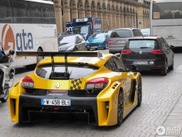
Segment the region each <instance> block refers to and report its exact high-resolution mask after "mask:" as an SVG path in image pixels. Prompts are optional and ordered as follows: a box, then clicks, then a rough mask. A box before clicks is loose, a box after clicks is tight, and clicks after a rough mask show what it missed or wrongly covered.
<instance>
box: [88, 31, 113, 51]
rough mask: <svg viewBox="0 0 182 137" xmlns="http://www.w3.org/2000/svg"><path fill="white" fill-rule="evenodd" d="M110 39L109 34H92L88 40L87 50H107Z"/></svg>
mask: <svg viewBox="0 0 182 137" xmlns="http://www.w3.org/2000/svg"><path fill="white" fill-rule="evenodd" d="M108 38H109V35H108V34H107V33H97V34H92V35H91V36H90V37H89V38H88V40H87V50H91V49H107V48H108V44H107V40H108Z"/></svg>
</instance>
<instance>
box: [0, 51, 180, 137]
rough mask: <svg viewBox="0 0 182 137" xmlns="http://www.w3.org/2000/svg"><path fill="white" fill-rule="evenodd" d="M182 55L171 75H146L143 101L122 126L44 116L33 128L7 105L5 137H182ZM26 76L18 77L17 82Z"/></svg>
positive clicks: (1, 123)
mask: <svg viewBox="0 0 182 137" xmlns="http://www.w3.org/2000/svg"><path fill="white" fill-rule="evenodd" d="M181 58H182V54H175V69H174V70H173V71H170V72H169V73H168V75H167V76H159V75H157V74H154V73H150V74H145V73H142V75H143V102H142V105H141V107H140V108H137V109H135V110H134V111H133V112H132V113H131V114H130V115H129V116H128V117H127V118H126V120H125V121H124V123H123V124H122V125H121V126H120V127H95V126H92V125H88V124H87V121H86V118H84V117H82V116H80V117H74V116H63V117H62V118H61V117H60V116H59V117H55V118H54V119H52V120H48V117H43V118H42V119H41V120H40V121H39V122H38V123H35V124H33V125H18V124H16V123H12V122H11V121H10V116H9V110H8V107H7V103H4V104H0V136H3V137H50V136H59V137H161V136H163V137H168V136H170V137H182V78H181V77H182V63H181V61H180V60H181ZM22 75H24V73H23V74H18V75H16V78H17V79H16V80H18V79H19V78H20V77H22Z"/></svg>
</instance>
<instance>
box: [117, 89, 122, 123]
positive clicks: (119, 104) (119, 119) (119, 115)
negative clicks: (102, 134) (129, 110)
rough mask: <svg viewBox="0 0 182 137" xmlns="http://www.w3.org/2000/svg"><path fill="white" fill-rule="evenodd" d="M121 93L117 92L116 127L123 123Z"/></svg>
mask: <svg viewBox="0 0 182 137" xmlns="http://www.w3.org/2000/svg"><path fill="white" fill-rule="evenodd" d="M123 109H124V108H123V93H122V91H119V94H118V111H117V126H120V125H121V124H122V123H123Z"/></svg>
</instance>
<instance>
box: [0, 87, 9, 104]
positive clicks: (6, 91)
mask: <svg viewBox="0 0 182 137" xmlns="http://www.w3.org/2000/svg"><path fill="white" fill-rule="evenodd" d="M8 94H9V89H5V90H4V94H3V97H2V98H0V101H1V102H2V103H5V102H6V101H7V100H8Z"/></svg>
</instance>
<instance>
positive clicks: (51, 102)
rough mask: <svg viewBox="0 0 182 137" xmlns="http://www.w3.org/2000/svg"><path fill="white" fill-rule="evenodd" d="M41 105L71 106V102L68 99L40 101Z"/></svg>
mask: <svg viewBox="0 0 182 137" xmlns="http://www.w3.org/2000/svg"><path fill="white" fill-rule="evenodd" d="M41 105H48V106H49V105H50V106H71V100H69V99H41Z"/></svg>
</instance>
